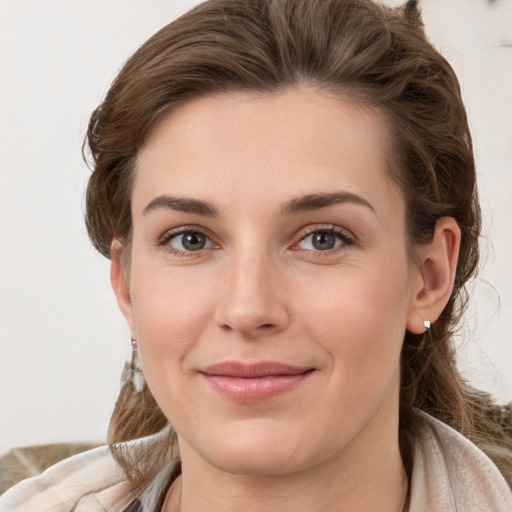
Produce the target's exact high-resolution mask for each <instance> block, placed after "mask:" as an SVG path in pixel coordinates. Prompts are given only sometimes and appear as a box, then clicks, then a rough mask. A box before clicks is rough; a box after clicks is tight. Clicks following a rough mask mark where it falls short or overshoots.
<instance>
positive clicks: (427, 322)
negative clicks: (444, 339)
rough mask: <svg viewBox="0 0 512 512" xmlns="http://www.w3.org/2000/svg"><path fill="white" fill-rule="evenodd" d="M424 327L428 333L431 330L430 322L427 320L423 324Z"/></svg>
mask: <svg viewBox="0 0 512 512" xmlns="http://www.w3.org/2000/svg"><path fill="white" fill-rule="evenodd" d="M423 325H424V326H425V329H426V330H427V331H428V330H429V329H430V322H429V321H428V320H425V321H424V322H423Z"/></svg>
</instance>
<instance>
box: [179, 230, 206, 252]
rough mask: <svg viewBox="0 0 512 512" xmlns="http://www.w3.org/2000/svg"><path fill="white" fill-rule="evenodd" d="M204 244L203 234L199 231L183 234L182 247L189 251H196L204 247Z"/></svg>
mask: <svg viewBox="0 0 512 512" xmlns="http://www.w3.org/2000/svg"><path fill="white" fill-rule="evenodd" d="M204 244H205V239H204V236H203V235H200V234H199V233H186V234H185V235H183V247H185V249H188V250H189V251H198V250H199V249H202V248H203V247H204Z"/></svg>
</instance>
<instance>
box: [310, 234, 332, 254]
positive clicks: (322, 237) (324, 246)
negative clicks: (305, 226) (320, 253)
mask: <svg viewBox="0 0 512 512" xmlns="http://www.w3.org/2000/svg"><path fill="white" fill-rule="evenodd" d="M312 242H313V246H314V247H315V249H321V250H324V251H325V250H328V249H332V248H333V247H334V245H335V242H336V241H335V239H334V235H332V234H331V233H316V234H315V235H313V240H312Z"/></svg>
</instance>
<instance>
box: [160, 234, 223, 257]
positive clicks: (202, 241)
mask: <svg viewBox="0 0 512 512" xmlns="http://www.w3.org/2000/svg"><path fill="white" fill-rule="evenodd" d="M166 243H167V244H168V245H170V246H171V247H172V248H173V249H175V250H176V251H178V252H193V251H200V250H201V249H207V248H209V247H211V246H212V245H213V244H212V241H211V240H210V239H209V238H208V237H207V236H206V235H205V234H203V233H201V232H199V231H185V232H182V233H176V234H173V235H171V236H169V237H168V238H167V240H166Z"/></svg>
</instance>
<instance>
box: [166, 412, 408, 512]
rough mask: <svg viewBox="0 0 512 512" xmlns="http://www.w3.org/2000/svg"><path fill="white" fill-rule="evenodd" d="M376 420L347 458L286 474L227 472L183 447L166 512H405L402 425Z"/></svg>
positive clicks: (337, 457)
mask: <svg viewBox="0 0 512 512" xmlns="http://www.w3.org/2000/svg"><path fill="white" fill-rule="evenodd" d="M377 416H379V414H377ZM374 420H376V421H372V422H371V423H370V424H369V425H367V428H366V429H365V431H364V432H361V433H360V436H359V437H358V439H355V440H354V441H353V442H352V443H351V444H350V446H347V447H345V449H344V450H343V453H342V454H335V455H333V457H332V458H331V459H330V460H328V461H323V463H322V464H321V465H318V466H313V467H309V468H307V469H304V470H302V471H299V472H295V473H292V474H287V475H271V476H247V475H236V474H232V473H228V472H225V471H222V470H221V469H219V468H216V467H214V466H211V465H209V464H208V463H206V462H205V461H204V460H203V459H202V458H200V457H199V456H198V455H197V454H195V452H193V451H191V450H190V449H189V448H190V447H188V446H186V444H184V446H183V447H182V467H183V473H182V476H181V477H180V478H179V479H178V480H177V481H176V482H175V484H174V485H173V486H172V488H171V491H170V493H169V499H168V500H167V504H166V507H164V511H165V512H177V511H179V512H234V511H239V510H244V512H256V511H261V510H265V511H268V512H296V511H297V510H308V511H311V512H341V511H343V512H344V511H347V512H348V511H350V512H362V511H364V512H402V511H403V509H404V504H405V501H406V495H407V489H408V482H407V476H406V474H405V470H404V468H403V464H402V459H401V456H400V450H399V446H398V424H397V421H396V422H395V421H392V422H391V425H389V424H388V425H385V424H384V425H383V423H382V418H378V417H376V418H374ZM369 440H371V442H369Z"/></svg>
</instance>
